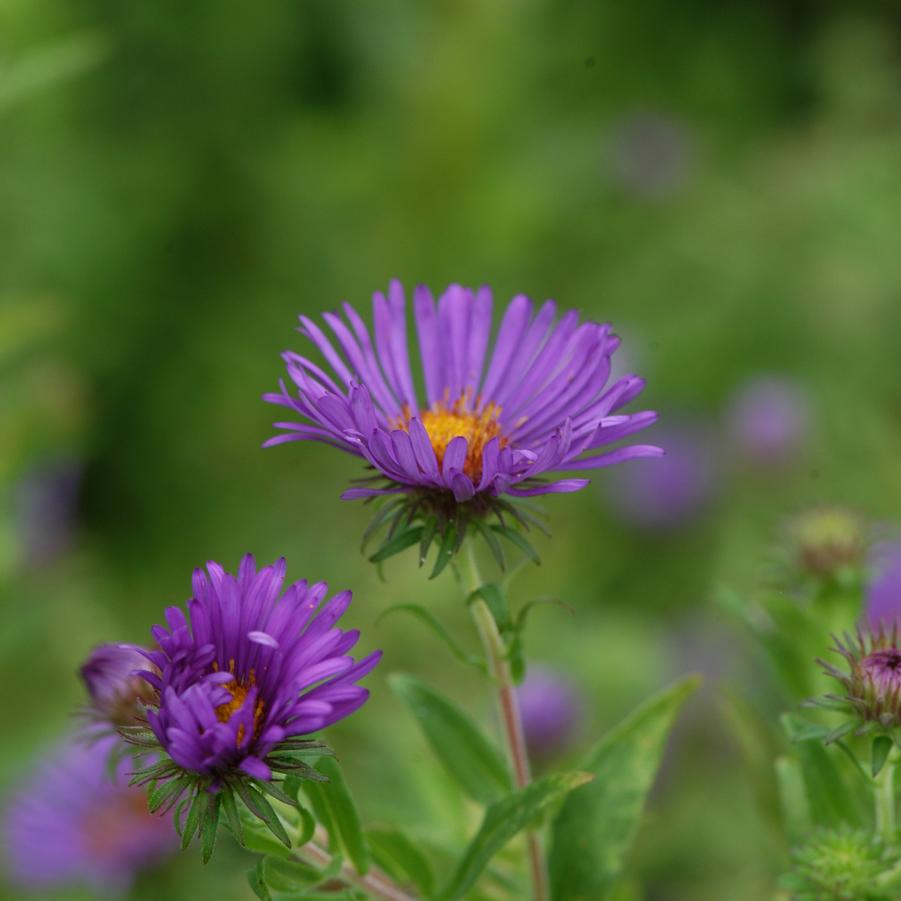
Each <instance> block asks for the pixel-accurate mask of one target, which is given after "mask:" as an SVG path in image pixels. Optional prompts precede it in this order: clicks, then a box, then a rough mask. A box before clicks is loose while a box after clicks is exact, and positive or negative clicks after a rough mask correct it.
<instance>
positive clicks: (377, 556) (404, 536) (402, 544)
mask: <svg viewBox="0 0 901 901" xmlns="http://www.w3.org/2000/svg"><path fill="white" fill-rule="evenodd" d="M421 537H422V526H414V527H413V528H412V529H407V530H406V531H405V532H401V533H400V534H399V535H395V536H394V537H393V538H392V539H391V540H390V541H386V542H385V543H384V544H383V545H382V546H381V547H380V548H379V549H378V550H377V551H376V552H375V553H374V554H373V555H372V556H371V557H370V558H369V562H370V563H382V562H383V561H384V560H387V559H388V558H389V557H393V556H394V555H395V554H399V553H400V552H401V551H405V550H406V549H407V548H408V547H412V546H413V545H414V544H416V543H417V542H418V541H419V539H420V538H421Z"/></svg>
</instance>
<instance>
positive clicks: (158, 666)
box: [123, 555, 381, 811]
mask: <svg viewBox="0 0 901 901" xmlns="http://www.w3.org/2000/svg"><path fill="white" fill-rule="evenodd" d="M284 579H285V561H284V560H279V561H277V562H276V563H274V564H273V565H272V566H266V567H263V568H262V569H259V570H257V567H256V564H255V562H254V559H253V557H252V556H250V555H248V556H246V557H245V558H244V559H243V560H242V561H241V566H240V568H239V569H238V573H237V575H231V574H230V573H227V572H226V571H225V570H224V569H223V568H222V567H221V566H220V565H219V564H218V563H209V564H207V571H206V572H204V571H203V570H200V569H198V570H195V572H194V578H193V597H192V598H191V599H190V600H189V601H188V604H187V615H186V613H185V611H184V610H182V608H181V607H169V608H167V610H166V623H167V626H165V627H164V626H154V627H153V629H152V634H153V637H154V639H155V640H156V642H157V645H158V648H157V649H155V650H151V651H143V653H144V654H145V655H146V657H147V659H148V660H149V662H150V663H151V664H152V666H148V667H147V668H146V671H145V672H142V673H141V675H142V676H143V678H144V679H145V680H146V681H147V682H148V684H149V685H150V686H151V687H152V688H153V689H154V690H155V694H156V697H155V701H154V702H152V703H151V704H149V705H148V708H147V720H148V724H149V727H150V730H152V736H150V735H137V736H136V735H135V732H134V730H131V731H130V730H128V729H124V730H123V734H124V735H125V736H126V737H131V738H132V739H133V740H134V739H135V738H136V737H137V739H138V740H140V741H143V742H145V743H148V744H150V745H151V747H152V745H153V744H155V743H158V746H159V749H161V750H162V751H163V753H164V754H165V755H166V756H165V759H164V760H163V761H162V762H161V763H157V764H154V765H153V766H151V767H150V768H148V771H147V772H146V774H145V775H146V776H147V777H149V778H150V779H151V780H156V781H157V782H159V781H160V780H163V781H165V780H166V779H174V780H177V781H179V782H180V784H181V785H182V789H181V791H175V790H173V794H172V795H171V797H170V796H167V797H166V804H167V806H174V805H175V804H176V802H178V800H179V798H180V796H181V794H182V793H183V792H184V791H186V790H188V789H191V790H193V791H196V792H197V795H196V796H197V797H202V796H203V793H205V792H206V791H207V790H208V791H209V792H211V793H212V795H211V796H210V797H213V796H215V794H216V793H218V792H220V791H231V790H232V789H233V790H235V791H237V792H238V793H239V794H240V795H241V797H242V798H244V799H245V802H246V801H247V798H248V795H247V793H248V792H250V801H251V802H253V801H254V798H257V794H254V793H255V792H256V791H257V789H256V788H254V784H255V785H256V786H258V787H259V788H262V790H263V791H266V790H268V786H267V785H261V783H268V782H269V781H270V780H272V779H273V778H274V777H275V778H280V777H281V776H283V775H285V774H297V775H301V776H303V775H304V774H305V773H306V774H307V775H315V774H310V773H309V767H308V766H306V764H305V763H303V761H302V760H298V759H296V757H297V754H296V753H295V752H303V751H305V750H307V749H313V748H314V747H315V743H313V742H311V741H310V737H311V736H312V735H313V733H316V732H318V731H319V730H321V729H324V728H325V727H326V726H329V725H331V724H332V723H335V722H337V721H338V720H341V719H343V718H344V717H346V716H348V715H349V714H351V713H353V711H355V710H356V709H357V708H359V707H361V706H362V705H363V704H364V703H365V701H366V699H367V698H368V697H369V692H368V690H367V689H365V688H362V687H361V686H360V685H358V683H359V681H360V680H361V679H362V678H363V677H364V676H365V675H366V674H367V673H369V672H370V671H371V670H372V669H373V667H375V665H376V664H377V663H378V661H379V658H380V656H381V652H380V651H376V652H374V653H372V654H369V655H368V656H366V657H364V658H362V659H360V660H355V659H354V658H353V657H352V656H351V655H350V653H349V652H350V650H351V648H353V646H354V645H355V644H356V643H357V640H358V639H359V637H360V634H359V632H358V631H357V630H348V631H345V630H342V629H340V628H338V626H337V623H338V621H339V620H340V619H341V616H342V615H343V614H344V612H345V611H346V610H347V608H348V606H349V604H350V601H351V594H350V592H349V591H344V592H341V593H340V594H337V595H335V596H334V597H333V598H331V599H330V600H328V601H326V600H325V596H326V592H327V590H328V586H327V585H326V584H325V583H324V582H318V583H316V584H314V585H308V584H307V583H306V582H295V583H294V584H293V585H289V586H288V587H287V588H285V589H284V591H283V583H284ZM153 738H155V743H154V742H153V741H152V739H153ZM301 756H302V755H301ZM184 777H187V778H184ZM210 804H211V807H215V801H212V800H211V801H210ZM248 806H249V807H250V808H251V810H252V811H253V803H249V804H248ZM258 806H259V805H258Z"/></svg>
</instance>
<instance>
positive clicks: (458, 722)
mask: <svg viewBox="0 0 901 901" xmlns="http://www.w3.org/2000/svg"><path fill="white" fill-rule="evenodd" d="M388 684H389V685H390V686H391V689H392V691H394V693H395V694H396V695H398V697H400V698H401V699H402V700H403V701H405V702H406V703H407V705H408V706H409V707H410V709H411V710H412V711H413V715H414V716H415V717H416V719H417V720H418V722H419V725H420V727H421V729H422V731H423V733H424V734H425V737H426V739H427V740H428V742H429V744H430V745H431V747H432V750H433V751H434V752H435V754H436V756H437V757H438V759H439V760H440V761H441V763H442V764H444V767H445V769H446V770H447V771H448V772H449V773H450V774H451V776H453V777H454V779H456V781H457V782H458V783H459V784H460V786H461V787H462V788H463V790H464V791H465V792H466V794H468V795H469V796H470V797H471V798H472V799H473V800H475V801H479V802H480V803H482V804H490V803H492V802H493V801H496V800H497V799H498V798H501V797H503V796H504V795H505V794H507V792H509V791H510V785H511V783H510V773H509V771H508V769H507V764H506V762H505V761H504V758H503V757H502V756H501V753H500V751H498V749H497V748H496V747H495V746H494V745H493V744H492V743H491V742H489V741H488V739H487V738H485V736H484V735H483V734H482V733H481V732H480V731H479V729H478V727H477V726H476V725H475V724H474V723H473V722H472V720H470V719H469V717H467V716H466V714H465V713H463V712H462V711H461V710H460V709H459V708H457V707H456V706H455V705H454V704H452V703H451V702H450V701H448V700H447V699H446V698H445V697H443V696H442V695H440V694H439V693H438V692H436V691H435V690H434V689H432V688H430V687H429V686H427V685H426V684H425V683H424V682H421V681H420V680H419V679H417V678H416V677H415V676H410V675H406V674H402V673H394V674H392V675H391V676H389V677H388Z"/></svg>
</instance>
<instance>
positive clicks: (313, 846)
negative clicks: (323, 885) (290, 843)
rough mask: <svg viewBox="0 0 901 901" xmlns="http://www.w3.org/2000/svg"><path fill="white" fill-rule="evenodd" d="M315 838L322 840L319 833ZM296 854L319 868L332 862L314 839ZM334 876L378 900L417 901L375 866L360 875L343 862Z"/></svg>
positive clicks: (305, 861) (326, 852) (329, 855)
mask: <svg viewBox="0 0 901 901" xmlns="http://www.w3.org/2000/svg"><path fill="white" fill-rule="evenodd" d="M317 832H318V831H317ZM317 839H319V840H320V841H321V840H322V838H321V836H320V834H317ZM326 840H327V839H326ZM296 854H297V858H298V859H299V860H302V861H303V862H304V863H309V864H313V865H314V866H316V867H319V868H320V869H325V868H326V867H328V866H329V865H330V864H331V863H332V855H331V854H330V853H329V852H328V851H326V850H325V848H323V847H322V845H321V844H319V843H318V842H317V841H316V840H314V841H310V842H307V843H306V844H305V845H303V846H302V847H301V848H299V849H298V851H297V852H296ZM335 878H336V879H339V880H340V881H341V882H345V883H347V884H348V885H352V886H356V887H357V888H361V889H363V891H365V892H366V893H367V894H369V895H370V896H372V897H373V898H379V899H380V901H417V899H416V896H415V895H410V894H408V893H407V892H405V891H404V890H403V889H402V888H401V887H400V886H399V885H396V884H395V883H394V882H393V881H392V880H391V878H390V877H389V876H388V875H387V874H385V873H383V872H382V871H381V870H378V869H376V868H375V867H373V868H372V869H370V870H369V872H368V873H366V875H361V874H360V873H358V872H357V871H356V870H355V869H354V868H353V867H352V866H351V865H350V864H349V863H344V864H342V865H341V870H340V872H339V873H338V874H337V876H336V877H335Z"/></svg>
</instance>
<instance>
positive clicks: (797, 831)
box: [775, 757, 811, 844]
mask: <svg viewBox="0 0 901 901" xmlns="http://www.w3.org/2000/svg"><path fill="white" fill-rule="evenodd" d="M775 766H776V782H777V783H778V785H779V801H780V805H781V807H782V816H783V819H784V820H785V831H786V834H787V835H788V839H789V841H790V842H791V843H792V844H797V843H798V842H800V841H802V840H803V839H804V838H805V837H806V836H807V835H808V834H809V833H810V826H811V823H810V805H809V804H808V803H807V794H806V793H805V791H804V777H803V776H802V775H801V766H800V764H799V763H798V761H797V760H792V759H791V758H790V757H778V758H776V764H775Z"/></svg>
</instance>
